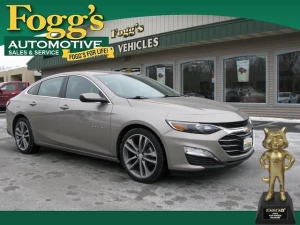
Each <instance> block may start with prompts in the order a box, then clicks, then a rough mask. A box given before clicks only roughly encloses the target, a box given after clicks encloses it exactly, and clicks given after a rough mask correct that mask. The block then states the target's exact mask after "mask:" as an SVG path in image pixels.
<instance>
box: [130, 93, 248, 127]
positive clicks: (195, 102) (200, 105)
mask: <svg viewBox="0 0 300 225" xmlns="http://www.w3.org/2000/svg"><path fill="white" fill-rule="evenodd" d="M128 101H129V104H130V105H131V106H132V107H134V108H140V109H148V110H153V111H155V112H165V113H168V115H167V119H169V120H182V121H198V122H201V121H202V122H207V121H211V122H224V121H226V122H233V121H241V120H245V119H247V118H248V115H247V114H245V113H243V112H242V111H240V110H239V109H237V108H236V107H233V106H231V105H229V104H226V103H220V102H217V101H213V100H209V99H204V98H197V97H168V98H156V99H128ZM155 112H154V113H155Z"/></svg>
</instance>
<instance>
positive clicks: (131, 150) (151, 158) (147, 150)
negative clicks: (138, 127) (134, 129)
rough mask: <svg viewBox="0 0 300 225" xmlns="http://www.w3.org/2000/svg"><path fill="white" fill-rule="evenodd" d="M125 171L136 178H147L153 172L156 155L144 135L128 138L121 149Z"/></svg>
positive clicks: (152, 146)
mask: <svg viewBox="0 0 300 225" xmlns="http://www.w3.org/2000/svg"><path fill="white" fill-rule="evenodd" d="M123 154H124V155H123V157H124V161H125V165H126V167H127V169H128V170H129V171H130V172H131V173H132V174H133V175H134V176H136V177H138V178H148V177H150V176H151V175H152V174H153V172H154V171H155V168H156V165H157V153H156V149H155V147H154V145H153V144H152V142H151V141H150V140H149V139H148V138H147V137H146V136H144V135H141V134H135V135H132V136H130V137H129V138H128V139H127V140H126V142H125V145H124V148H123Z"/></svg>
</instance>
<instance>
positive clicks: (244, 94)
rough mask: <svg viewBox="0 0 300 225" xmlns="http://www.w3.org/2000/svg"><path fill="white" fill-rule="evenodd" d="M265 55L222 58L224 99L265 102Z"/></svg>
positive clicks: (242, 101) (240, 101)
mask: <svg viewBox="0 0 300 225" xmlns="http://www.w3.org/2000/svg"><path fill="white" fill-rule="evenodd" d="M266 59H267V57H266V56H241V57H235V58H230V59H225V60H224V81H225V86H224V87H225V88H224V99H223V100H224V101H225V102H235V103H266V77H267V76H266V75H267V72H266V71H267V70H266V68H267V66H266V63H267V62H266Z"/></svg>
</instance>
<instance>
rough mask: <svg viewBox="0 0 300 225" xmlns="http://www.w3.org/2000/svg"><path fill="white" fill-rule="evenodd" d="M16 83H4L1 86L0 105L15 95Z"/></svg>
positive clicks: (3, 104)
mask: <svg viewBox="0 0 300 225" xmlns="http://www.w3.org/2000/svg"><path fill="white" fill-rule="evenodd" d="M16 93H17V87H16V83H6V84H4V85H3V86H2V87H1V93H0V105H2V106H5V105H6V102H7V101H8V100H9V99H11V98H13V97H14V96H16Z"/></svg>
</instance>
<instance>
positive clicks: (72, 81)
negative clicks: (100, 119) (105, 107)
mask: <svg viewBox="0 0 300 225" xmlns="http://www.w3.org/2000/svg"><path fill="white" fill-rule="evenodd" d="M84 93H96V94H99V95H100V96H101V97H103V96H102V93H101V92H100V91H99V89H98V88H97V87H96V86H95V85H94V84H93V83H92V82H91V81H89V80H88V79H86V78H84V77H80V76H70V77H69V80H68V84H67V90H66V98H70V99H79V96H80V95H81V94H84Z"/></svg>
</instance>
